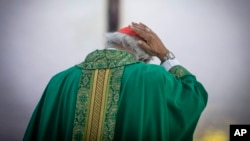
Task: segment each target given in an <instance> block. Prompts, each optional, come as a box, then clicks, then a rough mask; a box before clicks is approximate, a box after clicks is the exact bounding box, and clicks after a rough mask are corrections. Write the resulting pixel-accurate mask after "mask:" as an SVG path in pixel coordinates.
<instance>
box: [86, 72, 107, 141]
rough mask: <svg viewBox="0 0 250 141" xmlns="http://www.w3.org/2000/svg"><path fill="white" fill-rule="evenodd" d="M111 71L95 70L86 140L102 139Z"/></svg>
mask: <svg viewBox="0 0 250 141" xmlns="http://www.w3.org/2000/svg"><path fill="white" fill-rule="evenodd" d="M109 73H110V70H109V69H105V70H104V69H102V70H95V73H94V81H93V82H94V83H93V87H92V94H91V101H90V111H89V115H88V124H87V136H86V140H102V138H101V136H102V134H103V125H104V119H105V108H106V99H107V94H108V91H107V90H108V87H107V85H108V81H109Z"/></svg>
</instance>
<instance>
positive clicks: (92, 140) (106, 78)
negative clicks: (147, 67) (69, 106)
mask: <svg viewBox="0 0 250 141" xmlns="http://www.w3.org/2000/svg"><path fill="white" fill-rule="evenodd" d="M132 63H136V61H135V59H134V57H133V56H132V55H130V54H128V53H127V52H124V51H114V50H104V51H99V50H97V51H95V52H93V53H91V54H90V55H88V56H87V58H86V59H85V62H83V63H81V64H79V65H78V66H79V67H82V68H83V74H82V76H81V80H80V87H79V90H78V95H77V102H76V111H75V120H74V129H73V136H72V140H73V141H83V140H88V141H99V140H105V141H107V140H113V138H114V131H115V123H116V114H117V110H118V105H117V104H118V101H119V94H120V87H121V78H122V74H123V70H124V66H125V65H127V64H132Z"/></svg>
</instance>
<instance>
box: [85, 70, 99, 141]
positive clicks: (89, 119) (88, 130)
mask: <svg viewBox="0 0 250 141" xmlns="http://www.w3.org/2000/svg"><path fill="white" fill-rule="evenodd" d="M97 76H98V70H95V72H94V80H93V82H97ZM95 91H96V83H93V86H92V91H91V93H90V98H91V101H90V110H89V114H88V123H87V125H86V129H87V136H86V139H87V140H88V139H89V137H90V133H91V132H90V129H91V128H90V127H91V121H92V120H91V117H92V115H93V110H92V109H93V106H94V98H95V96H94V95H95Z"/></svg>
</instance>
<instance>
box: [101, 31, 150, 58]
mask: <svg viewBox="0 0 250 141" xmlns="http://www.w3.org/2000/svg"><path fill="white" fill-rule="evenodd" d="M105 37H106V43H105V48H115V46H116V45H122V47H124V48H128V49H130V50H131V53H132V54H133V55H134V56H135V59H136V60H138V61H144V62H149V61H150V60H151V59H152V56H151V55H149V54H148V53H147V52H146V51H144V50H143V49H142V48H141V47H140V46H139V45H138V40H139V39H138V38H136V37H132V36H129V35H127V34H123V33H119V32H113V33H107V34H106V35H105Z"/></svg>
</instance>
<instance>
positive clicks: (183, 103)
mask: <svg viewBox="0 0 250 141" xmlns="http://www.w3.org/2000/svg"><path fill="white" fill-rule="evenodd" d="M169 72H170V73H171V74H172V77H171V78H168V80H169V81H167V82H168V84H171V85H168V84H165V85H168V86H169V88H168V90H166V91H168V92H167V95H166V97H167V106H168V110H169V124H170V127H174V128H173V130H171V134H170V135H171V140H185V139H188V138H192V136H193V133H194V130H195V128H196V125H197V123H198V120H199V118H200V115H201V113H202V112H203V110H204V108H205V106H206V104H207V99H208V95H207V92H206V90H205V88H204V87H203V85H202V84H201V83H200V82H198V81H197V80H196V77H195V76H194V75H193V74H191V73H190V72H189V71H188V70H187V69H185V68H184V67H182V66H180V65H176V66H174V67H172V68H171V69H170V70H169ZM177 131H183V132H182V133H178V132H177ZM177 138H178V139H177Z"/></svg>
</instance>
